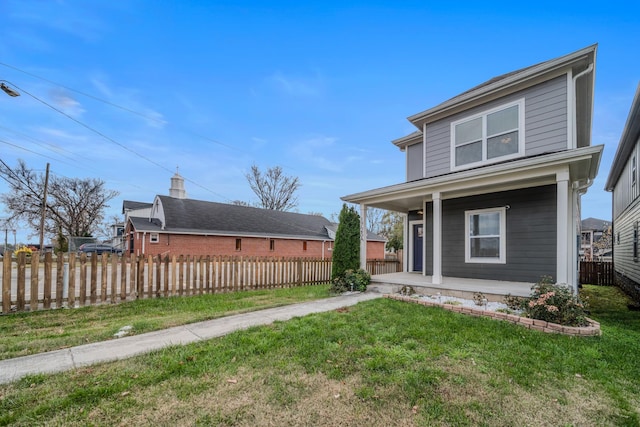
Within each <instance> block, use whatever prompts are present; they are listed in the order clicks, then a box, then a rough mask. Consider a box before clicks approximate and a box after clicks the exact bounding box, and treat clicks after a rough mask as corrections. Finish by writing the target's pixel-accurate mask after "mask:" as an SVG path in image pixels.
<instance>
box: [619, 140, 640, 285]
mask: <svg viewBox="0 0 640 427" xmlns="http://www.w3.org/2000/svg"><path fill="white" fill-rule="evenodd" d="M639 144H640V141H636V145H635V147H634V148H633V150H632V151H631V154H630V155H629V158H628V159H627V164H626V165H625V167H624V169H623V171H622V173H621V174H620V177H619V178H618V182H617V183H616V185H615V187H614V189H613V265H614V268H615V270H616V271H617V272H618V274H620V275H622V276H623V277H625V278H628V279H631V280H633V281H634V282H635V283H637V284H640V261H638V260H634V258H633V228H634V223H635V222H636V221H640V197H638V196H639V194H640V187H639V186H640V179H639V178H640V176H638V173H640V170H636V185H635V188H634V187H633V186H632V183H631V165H632V160H633V157H634V156H636V163H638V160H640V159H638V158H637V156H638V151H639ZM639 233H640V231H639ZM618 236H620V241H618ZM639 237H640V236H639ZM639 251H640V248H639Z"/></svg>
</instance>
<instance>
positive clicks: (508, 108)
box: [451, 99, 524, 170]
mask: <svg viewBox="0 0 640 427" xmlns="http://www.w3.org/2000/svg"><path fill="white" fill-rule="evenodd" d="M523 154H524V99H520V100H518V101H516V102H512V103H509V104H506V105H502V106H500V107H497V108H493V109H491V110H488V111H484V112H482V113H479V114H476V115H474V116H471V117H465V118H464V119H462V120H457V121H455V122H453V123H451V169H452V170H456V169H464V168H469V167H473V166H479V165H482V164H485V163H495V162H499V161H502V160H507V159H510V158H513V157H519V156H521V155H523Z"/></svg>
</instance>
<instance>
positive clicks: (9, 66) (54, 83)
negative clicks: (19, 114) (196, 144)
mask: <svg viewBox="0 0 640 427" xmlns="http://www.w3.org/2000/svg"><path fill="white" fill-rule="evenodd" d="M0 65H2V66H5V67H7V68H11V69H12V70H15V71H18V72H20V73H23V74H26V75H28V76H30V77H33V78H36V79H39V80H42V81H45V82H47V83H50V84H52V85H56V86H58V87H61V88H64V89H66V90H68V91H71V92H74V93H77V94H78V95H82V96H86V97H87V98H90V99H93V100H94V101H98V102H101V103H103V104H106V105H109V106H111V107H114V108H118V109H120V110H122V111H126V112H127V113H131V114H135V115H136V116H139V117H142V118H144V119H147V120H151V121H153V122H156V123H160V124H164V123H171V122H167V121H165V120H162V119H159V118H157V117H151V116H149V115H147V114H144V113H141V112H139V111H136V110H132V109H131V108H127V107H123V106H122V105H118V104H115V103H113V102H111V101H107V100H106V99H102V98H99V97H97V96H95V95H91V94H89V93H86V92H83V91H80V90H77V89H74V88H72V87H69V86H66V85H63V84H61V83H57V82H54V81H53V80H49V79H46V78H44V77H41V76H38V75H35V74H33V73H30V72H28V71H25V70H21V69H20V68H17V67H14V66H12V65H9V64H6V63H4V62H0ZM14 86H15V85H14ZM16 87H17V86H16ZM174 126H175V125H174ZM177 127H178V129H180V130H182V131H183V132H186V133H189V134H191V135H193V136H197V137H198V138H201V139H204V140H206V141H209V142H212V143H214V144H217V145H220V146H223V147H226V148H229V149H231V150H236V151H240V152H244V153H247V152H246V151H244V150H241V149H239V148H238V147H234V146H232V145H229V144H225V143H224V142H220V141H218V140H216V139H213V138H210V137H208V136H206V135H202V134H198V133H196V132H193V131H190V130H188V129H185V128H181V127H179V126H177Z"/></svg>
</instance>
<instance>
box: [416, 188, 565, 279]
mask: <svg viewBox="0 0 640 427" xmlns="http://www.w3.org/2000/svg"><path fill="white" fill-rule="evenodd" d="M506 205H509V206H510V208H509V209H508V210H507V211H506V216H507V217H506V221H507V223H506V238H507V242H506V251H507V253H506V263H505V264H477V263H466V262H465V237H466V236H465V211H469V210H475V209H486V208H497V207H502V206H506ZM442 216H443V218H442V274H443V275H444V276H451V277H469V278H475V279H488V280H506V281H519V282H531V283H533V282H537V281H538V280H539V279H540V277H541V276H551V277H555V275H556V253H557V249H556V229H557V228H556V227H557V225H556V186H555V185H548V186H543V187H533V188H528V189H522V190H513V191H505V192H500V193H494V194H484V195H478V196H471V197H464V198H460V199H450V200H443V201H442ZM429 218H432V217H429ZM428 222H431V223H432V221H429V220H428ZM428 236H431V233H429V234H428ZM431 241H432V240H431ZM429 244H431V243H429V242H428V243H427V245H429Z"/></svg>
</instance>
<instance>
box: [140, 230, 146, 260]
mask: <svg viewBox="0 0 640 427" xmlns="http://www.w3.org/2000/svg"><path fill="white" fill-rule="evenodd" d="M145 240H147V232H146V231H145V232H144V233H142V254H144V253H145V252H144V243H145ZM142 254H141V255H142Z"/></svg>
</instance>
